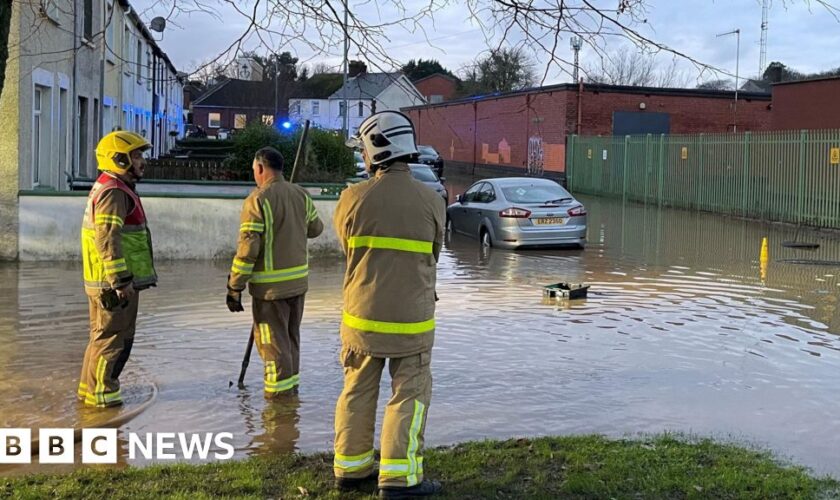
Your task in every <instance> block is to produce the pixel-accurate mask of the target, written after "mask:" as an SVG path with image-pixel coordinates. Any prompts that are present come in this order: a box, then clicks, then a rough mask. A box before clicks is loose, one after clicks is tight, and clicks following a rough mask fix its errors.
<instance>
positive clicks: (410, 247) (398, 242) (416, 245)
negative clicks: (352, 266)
mask: <svg viewBox="0 0 840 500" xmlns="http://www.w3.org/2000/svg"><path fill="white" fill-rule="evenodd" d="M347 246H348V247H349V248H375V249H380V250H399V251H401V252H415V253H432V242H431V241H420V240H406V239H403V238H389V237H387V236H351V237H350V238H348V239H347Z"/></svg>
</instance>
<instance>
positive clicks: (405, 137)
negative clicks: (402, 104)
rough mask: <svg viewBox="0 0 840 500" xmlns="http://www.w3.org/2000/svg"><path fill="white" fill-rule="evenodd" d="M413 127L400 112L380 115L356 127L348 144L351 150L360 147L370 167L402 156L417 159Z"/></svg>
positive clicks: (377, 114) (373, 115)
mask: <svg viewBox="0 0 840 500" xmlns="http://www.w3.org/2000/svg"><path fill="white" fill-rule="evenodd" d="M415 140H416V139H415V133H414V124H412V123H411V120H410V119H409V118H408V117H407V116H405V115H404V114H402V113H400V112H399V111H380V112H379V113H375V114H372V115H370V116H369V117H367V119H365V121H363V122H362V124H361V125H359V132H358V134H357V135H356V136H354V137H351V138H350V139H348V140H347V143H346V144H347V146H349V147H351V148H358V147H362V148H364V149H365V151H367V156H368V158H370V160H371V163H372V164H373V165H379V164H382V163H384V162H386V161H388V160H394V159H397V158H400V157H403V156H409V155H416V154H418V152H417V144H416V143H415Z"/></svg>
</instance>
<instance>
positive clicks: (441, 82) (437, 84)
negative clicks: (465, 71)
mask: <svg viewBox="0 0 840 500" xmlns="http://www.w3.org/2000/svg"><path fill="white" fill-rule="evenodd" d="M413 83H414V86H415V87H417V90H418V91H419V92H420V93H421V94H422V95H423V97H425V98H426V102H428V103H429V104H438V103H441V102H444V101H451V100H452V99H454V98H455V96H456V94H457V93H458V79H457V78H454V77H452V76H449V75H444V74H443V73H434V74H432V75H429V76H426V77H424V78H420V79H418V80H414V82H413Z"/></svg>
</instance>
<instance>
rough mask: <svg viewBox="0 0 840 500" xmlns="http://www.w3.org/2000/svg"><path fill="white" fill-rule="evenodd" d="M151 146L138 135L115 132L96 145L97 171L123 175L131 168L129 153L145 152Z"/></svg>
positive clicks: (122, 131) (121, 131)
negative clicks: (137, 150)
mask: <svg viewBox="0 0 840 500" xmlns="http://www.w3.org/2000/svg"><path fill="white" fill-rule="evenodd" d="M151 147H152V145H151V144H149V141H147V140H146V138H145V137H143V136H142V135H140V134H135V133H134V132H127V131H124V130H117V131H116V132H111V133H110V134H108V135H106V136H105V137H103V138H102V139H100V140H99V144H97V145H96V163H97V164H98V168H99V170H102V171H104V172H114V173H117V174H124V173H126V172H127V171H128V169H129V168H131V157H130V156H129V155H130V153H131V152H132V151H134V150H136V149H139V150H146V149H149V148H151Z"/></svg>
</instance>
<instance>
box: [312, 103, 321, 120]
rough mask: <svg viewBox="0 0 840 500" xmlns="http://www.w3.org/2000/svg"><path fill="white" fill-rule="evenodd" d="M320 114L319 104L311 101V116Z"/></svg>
mask: <svg viewBox="0 0 840 500" xmlns="http://www.w3.org/2000/svg"><path fill="white" fill-rule="evenodd" d="M320 114H321V103H320V102H318V101H312V116H318V115H320Z"/></svg>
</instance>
